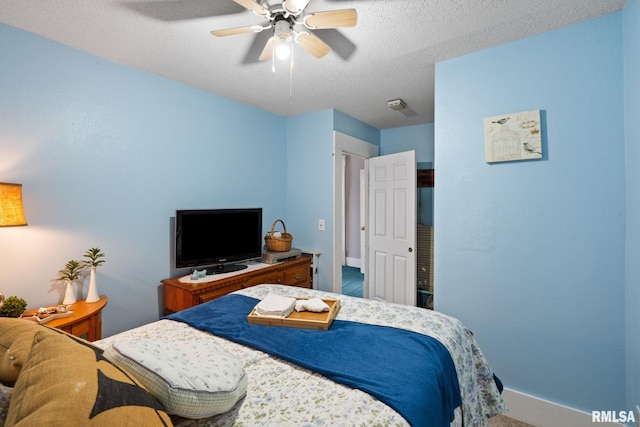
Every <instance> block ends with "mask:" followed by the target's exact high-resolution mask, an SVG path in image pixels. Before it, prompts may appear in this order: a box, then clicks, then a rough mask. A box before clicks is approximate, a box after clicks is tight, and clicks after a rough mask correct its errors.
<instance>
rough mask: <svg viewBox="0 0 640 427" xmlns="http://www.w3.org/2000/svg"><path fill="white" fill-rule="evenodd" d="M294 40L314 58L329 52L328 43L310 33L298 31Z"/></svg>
mask: <svg viewBox="0 0 640 427" xmlns="http://www.w3.org/2000/svg"><path fill="white" fill-rule="evenodd" d="M296 42H297V43H298V44H299V45H300V46H302V47H303V48H304V50H306V51H307V52H309V53H310V54H312V55H313V56H315V57H316V58H322V57H323V56H325V55H326V54H327V53H329V52H331V48H330V47H329V45H328V44H326V43H325V42H323V41H322V40H320V39H319V38H318V37H317V36H315V35H313V34H311V33H307V32H303V33H299V34H298V35H297V37H296Z"/></svg>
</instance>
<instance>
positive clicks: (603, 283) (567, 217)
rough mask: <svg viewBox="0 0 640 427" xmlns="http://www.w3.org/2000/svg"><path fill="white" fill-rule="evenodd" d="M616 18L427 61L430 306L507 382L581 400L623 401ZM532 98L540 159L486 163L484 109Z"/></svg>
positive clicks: (510, 107) (504, 108) (502, 109)
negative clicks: (431, 101) (538, 121)
mask: <svg viewBox="0 0 640 427" xmlns="http://www.w3.org/2000/svg"><path fill="white" fill-rule="evenodd" d="M636 15H637V13H636ZM634 21H635V23H636V24H637V17H636V18H635V19H634ZM621 28H622V13H617V14H612V15H608V16H604V17H601V18H598V19H595V20H592V21H588V22H585V23H581V24H578V25H574V26H570V27H566V28H563V29H560V30H556V31H553V32H548V33H544V34H542V35H539V36H536V37H531V38H528V39H525V40H521V41H518V42H515V43H510V44H507V45H504V46H500V47H496V48H493V49H488V50H485V51H482V52H479V53H474V54H470V55H466V56H464V57H460V58H456V59H452V60H449V61H445V62H443V63H439V64H437V66H436V88H435V93H436V105H435V107H436V116H435V120H436V123H437V126H436V128H435V140H436V144H435V163H436V164H437V165H438V179H437V185H436V188H435V223H436V227H435V303H436V309H438V310H441V311H444V312H446V313H449V314H452V315H454V316H457V317H459V318H460V319H462V320H463V322H465V323H466V325H467V326H468V327H469V328H470V329H472V330H473V331H474V333H475V335H476V338H477V339H478V341H479V342H480V345H481V346H482V348H483V351H484V353H485V355H486V356H487V357H488V360H489V362H490V363H491V364H492V366H493V367H494V369H495V370H496V371H497V373H498V375H499V376H500V377H501V378H502V379H503V380H504V382H505V384H506V386H507V387H509V388H511V389H515V390H518V391H521V392H525V393H528V394H531V395H534V396H538V397H541V398H544V399H548V400H551V401H554V402H557V403H561V404H565V405H568V406H571V407H574V408H577V409H582V410H585V411H591V410H594V409H605V408H606V409H609V410H628V409H630V408H627V407H626V406H625V390H624V387H623V385H624V384H625V378H626V375H625V369H624V366H625V365H624V363H625V337H624V327H625V318H624V307H625V304H624V298H625V267H624V259H625V252H624V251H625V246H624V241H625V172H624V170H625V144H624V116H625V115H624V109H623V107H624V105H623V69H622V31H621ZM635 75H636V76H637V75H638V74H635ZM634 78H637V77H634ZM533 109H541V110H542V117H543V120H542V131H543V149H544V156H543V159H542V160H537V161H524V162H510V163H497V164H487V163H485V161H484V140H483V118H484V117H487V116H494V115H499V114H506V113H513V112H518V111H526V110H533ZM636 197H637V193H636ZM636 278H637V274H636ZM635 286H637V281H635ZM627 287H631V285H630V284H628V286H627ZM636 331H637V328H636ZM634 363H636V364H637V358H636V359H635V362H634Z"/></svg>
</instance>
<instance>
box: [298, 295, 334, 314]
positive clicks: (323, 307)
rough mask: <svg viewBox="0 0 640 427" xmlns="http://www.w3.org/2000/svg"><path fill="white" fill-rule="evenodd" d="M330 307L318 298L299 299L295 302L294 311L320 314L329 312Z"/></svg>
mask: <svg viewBox="0 0 640 427" xmlns="http://www.w3.org/2000/svg"><path fill="white" fill-rule="evenodd" d="M330 309H331V307H329V305H328V304H327V303H326V302H324V301H322V300H321V299H320V298H311V299H300V300H298V301H297V302H296V311H313V312H315V313H322V312H323V311H329V310H330Z"/></svg>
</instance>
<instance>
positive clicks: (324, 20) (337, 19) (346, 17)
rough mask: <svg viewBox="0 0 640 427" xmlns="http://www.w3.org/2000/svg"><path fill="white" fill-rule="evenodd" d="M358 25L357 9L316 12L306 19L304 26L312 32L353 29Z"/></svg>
mask: <svg viewBox="0 0 640 427" xmlns="http://www.w3.org/2000/svg"><path fill="white" fill-rule="evenodd" d="M357 23H358V12H356V10H355V9H342V10H329V11H326V12H314V13H310V14H309V15H307V16H306V17H305V18H304V25H305V26H306V27H307V28H309V29H312V30H323V29H327V28H342V27H353V26H355V25H356V24H357Z"/></svg>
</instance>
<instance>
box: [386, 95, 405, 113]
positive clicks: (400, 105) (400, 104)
mask: <svg viewBox="0 0 640 427" xmlns="http://www.w3.org/2000/svg"><path fill="white" fill-rule="evenodd" d="M387 105H388V106H389V108H391V109H392V110H396V111H399V110H404V109H405V108H407V104H405V103H404V101H403V100H402V99H400V98H398V99H392V100H391V101H387Z"/></svg>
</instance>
